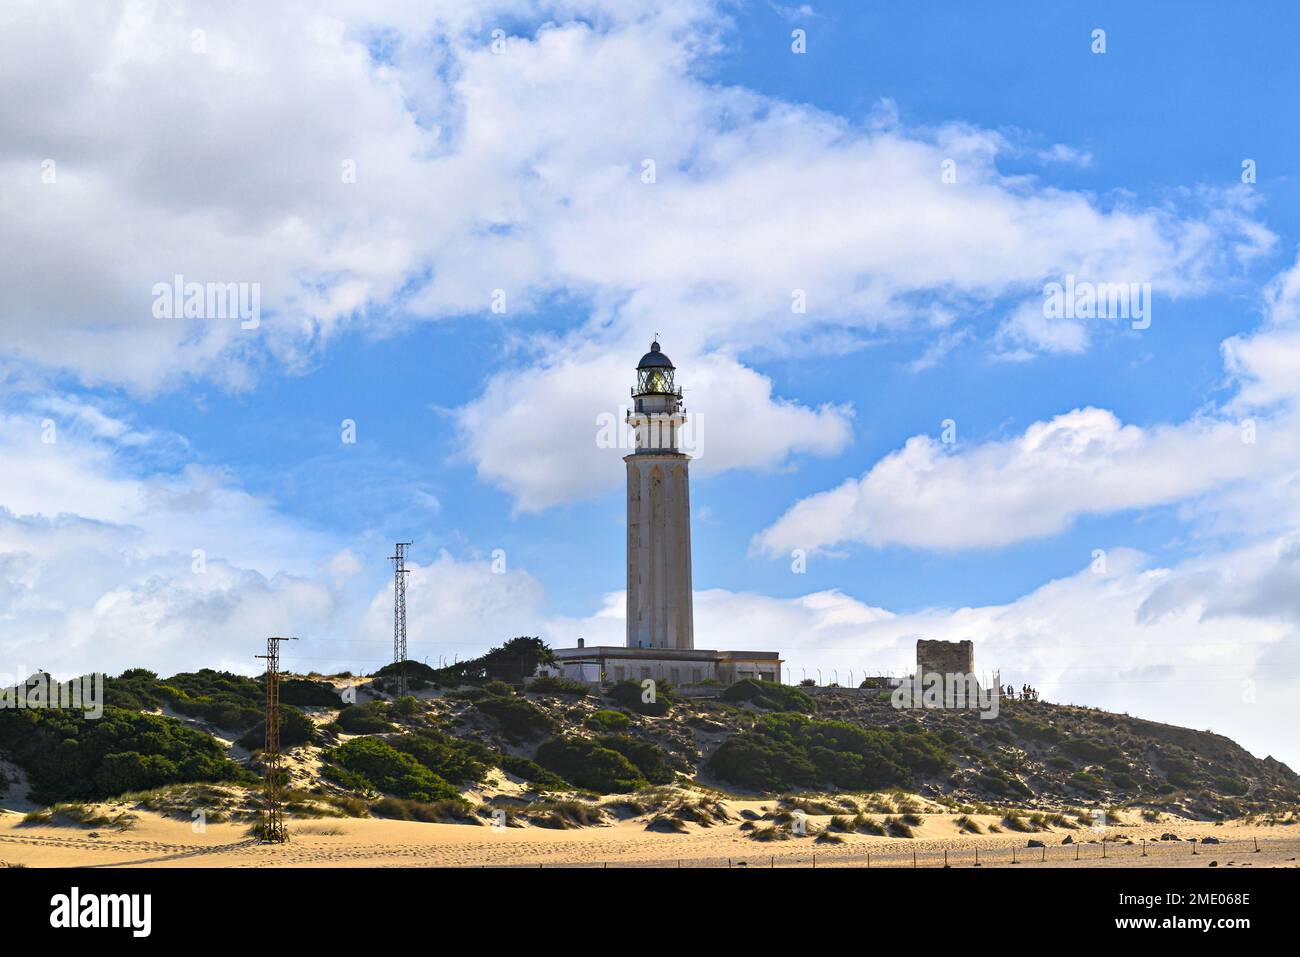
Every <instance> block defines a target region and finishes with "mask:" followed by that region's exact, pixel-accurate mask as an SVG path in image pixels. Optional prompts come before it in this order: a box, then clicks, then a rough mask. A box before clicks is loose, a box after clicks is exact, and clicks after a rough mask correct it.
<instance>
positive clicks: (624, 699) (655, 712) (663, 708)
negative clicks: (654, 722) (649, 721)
mask: <svg viewBox="0 0 1300 957" xmlns="http://www.w3.org/2000/svg"><path fill="white" fill-rule="evenodd" d="M605 695H606V697H608V698H611V699H613V700H614V701H617V702H618V703H619V704H621V705H622V706H623V707H624V708H627V709H628V710H629V711H635V712H636V713H637V714H644V715H648V716H650V717H660V716H662V715H665V714H667V713H668V710H669V709H670V708H671V707H672V704H673V701H674V700H675V698H674V697H673V693H672V689H671V688H670V687H669V685H668V682H666V681H660V682H656V683H655V700H654V701H643V700H642V698H643V697H644V695H645V691H644V689H643V688H642V687H641V683H640V682H639V681H620V682H618V683H617V684H615V685H613V686H612V687H611V688H610V689H609V690H608V691H606V692H605Z"/></svg>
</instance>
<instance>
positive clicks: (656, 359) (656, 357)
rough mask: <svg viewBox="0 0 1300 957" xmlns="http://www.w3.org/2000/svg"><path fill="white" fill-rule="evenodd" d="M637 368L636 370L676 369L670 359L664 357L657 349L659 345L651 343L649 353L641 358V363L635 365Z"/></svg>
mask: <svg viewBox="0 0 1300 957" xmlns="http://www.w3.org/2000/svg"><path fill="white" fill-rule="evenodd" d="M637 368H638V369H675V368H677V367H676V366H674V365H673V360H672V359H669V358H668V357H667V356H666V355H664V353H663V351H662V350H661V349H660V348H659V343H658V342H652V343H650V351H649V352H647V353H646V354H645V355H643V356H642V357H641V361H640V362H639V363H637Z"/></svg>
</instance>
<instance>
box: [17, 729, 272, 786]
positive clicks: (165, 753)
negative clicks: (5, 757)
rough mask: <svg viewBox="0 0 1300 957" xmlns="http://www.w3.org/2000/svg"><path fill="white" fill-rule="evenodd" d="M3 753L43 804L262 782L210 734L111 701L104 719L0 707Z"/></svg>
mask: <svg viewBox="0 0 1300 957" xmlns="http://www.w3.org/2000/svg"><path fill="white" fill-rule="evenodd" d="M0 751H5V752H7V753H8V754H9V755H10V756H11V757H12V759H13V760H14V762H15V763H16V764H17V765H18V766H19V767H21V768H22V769H23V770H24V771H25V772H26V773H27V778H28V781H29V782H30V785H31V787H30V797H31V799H32V800H33V801H37V802H40V803H42V804H53V803H54V802H56V801H99V800H103V799H104V798H109V797H114V796H116V795H118V794H122V793H124V792H127V791H144V790H148V789H150V788H156V787H161V786H163V785H166V784H178V783H184V782H190V781H238V782H253V781H256V777H255V776H254V775H252V774H251V773H250V772H248V771H246V770H244V769H243V768H241V767H240V766H239V765H237V764H235V763H234V762H232V761H230V760H229V759H228V758H227V757H226V754H225V750H224V749H223V748H222V746H221V745H220V744H219V743H218V742H217V741H215V740H214V739H213V738H212V737H210V736H209V735H206V734H203V733H202V732H200V731H195V730H194V729H193V728H189V727H186V726H185V725H184V724H183V723H182V722H180V721H177V720H176V719H175V718H167V717H163V716H161V715H153V714H137V713H134V712H130V711H124V710H122V709H121V708H117V707H112V706H105V708H104V714H103V716H102V717H100V718H98V719H87V718H86V717H85V716H84V715H83V713H82V712H80V711H69V710H66V709H57V708H45V709H13V710H0Z"/></svg>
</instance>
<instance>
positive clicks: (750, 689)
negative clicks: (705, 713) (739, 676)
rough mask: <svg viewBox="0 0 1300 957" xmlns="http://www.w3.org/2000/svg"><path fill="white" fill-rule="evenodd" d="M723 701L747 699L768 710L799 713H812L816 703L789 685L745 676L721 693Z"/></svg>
mask: <svg viewBox="0 0 1300 957" xmlns="http://www.w3.org/2000/svg"><path fill="white" fill-rule="evenodd" d="M722 700H724V701H734V702H741V701H748V702H750V703H752V704H754V705H756V706H758V707H760V708H765V709H767V710H768V711H797V712H799V713H800V714H812V713H813V712H815V711H816V710H817V704H816V703H815V702H814V701H813V699H812V698H811V697H809V696H808V695H807V694H806V693H805V692H803V691H800V690H799V689H798V688H793V687H791V686H789V685H783V684H777V683H776V682H774V681H755V680H754V679H753V678H746V679H745V680H744V681H737V682H736V683H735V684H733V685H732V686H731V687H729V688H728V689H727V690H726V691H724V692H723V693H722Z"/></svg>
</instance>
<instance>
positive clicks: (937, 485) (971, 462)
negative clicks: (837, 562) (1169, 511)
mask: <svg viewBox="0 0 1300 957" xmlns="http://www.w3.org/2000/svg"><path fill="white" fill-rule="evenodd" d="M1296 451H1297V450H1296V446H1295V443H1294V442H1293V441H1292V440H1291V439H1290V438H1289V437H1287V436H1277V437H1275V439H1274V441H1272V442H1270V443H1266V444H1263V443H1262V444H1256V445H1248V444H1245V443H1243V442H1242V438H1241V430H1240V428H1239V426H1238V425H1237V424H1236V423H1232V422H1225V421H1217V420H1213V419H1206V420H1194V421H1192V422H1189V423H1187V424H1185V425H1181V426H1157V427H1154V428H1150V429H1143V428H1139V427H1138V426H1135V425H1123V424H1122V423H1121V422H1120V421H1119V420H1118V419H1117V418H1116V417H1115V416H1114V415H1113V414H1112V413H1110V412H1108V411H1106V410H1104V409H1094V408H1086V409H1075V410H1074V411H1072V412H1068V413H1065V414H1063V415H1059V416H1056V417H1055V418H1053V419H1051V420H1049V421H1046V422H1036V423H1034V424H1033V425H1031V426H1029V428H1027V429H1026V430H1025V431H1024V433H1023V434H1021V435H1019V436H1017V437H1015V438H1012V439H1007V440H998V441H990V442H985V443H982V444H978V445H974V446H970V447H967V448H962V447H961V446H960V445H957V446H945V445H943V444H942V443H941V442H940V441H937V440H935V439H933V438H931V437H929V436H925V435H918V436H914V437H912V438H910V439H908V440H907V443H906V444H905V445H904V446H903V448H902V449H900V450H898V451H896V452H893V453H890V454H889V455H887V456H886V457H885V458H883V459H881V460H880V461H879V462H877V463H876V465H875V466H873V467H872V469H871V470H870V471H869V472H868V473H867V474H866V475H865V476H863V477H862V478H861V479H850V480H848V481H847V482H845V483H844V484H843V485H841V486H839V487H838V488H836V489H832V490H830V491H827V492H819V493H817V494H815V495H811V496H809V497H807V498H805V499H802V500H801V501H799V502H797V503H796V504H795V505H793V506H792V507H791V508H790V509H789V510H788V511H787V512H786V513H785V514H784V515H782V516H781V518H779V519H778V520H777V521H776V522H775V523H774V524H773V525H771V526H770V527H769V528H767V529H765V530H764V531H763V532H761V533H760V534H759V535H758V536H756V539H755V542H756V544H757V545H758V546H759V547H760V548H762V549H763V550H765V551H767V552H768V553H771V554H780V553H783V552H787V551H789V550H790V549H793V548H804V549H815V548H824V547H826V546H829V545H833V544H835V543H838V542H860V543H864V544H868V545H872V546H882V545H888V544H903V545H911V546H916V547H921V548H935V549H960V548H989V547H996V546H1000V545H1006V544H1009V543H1011V542H1017V541H1022V540H1025V539H1030V538H1040V537H1043V536H1047V535H1052V534H1055V533H1057V532H1060V531H1062V530H1064V529H1065V528H1067V527H1068V526H1069V525H1070V523H1071V522H1073V521H1074V520H1075V519H1076V518H1078V517H1079V516H1081V515H1088V514H1107V513H1111V512H1116V511H1123V510H1127V509H1135V508H1145V507H1150V506H1154V505H1166V504H1170V503H1175V502H1180V501H1182V500H1184V499H1187V498H1189V497H1192V496H1196V495H1199V494H1202V493H1204V492H1208V491H1210V490H1211V489H1215V488H1218V487H1221V486H1223V485H1224V484H1226V483H1228V482H1231V481H1233V480H1236V479H1241V478H1245V477H1248V476H1250V475H1252V474H1255V473H1258V472H1260V471H1261V470H1262V469H1261V466H1267V467H1272V468H1276V467H1277V466H1278V463H1279V461H1281V460H1283V459H1286V458H1287V457H1289V456H1293V455H1294V454H1295V453H1296Z"/></svg>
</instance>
